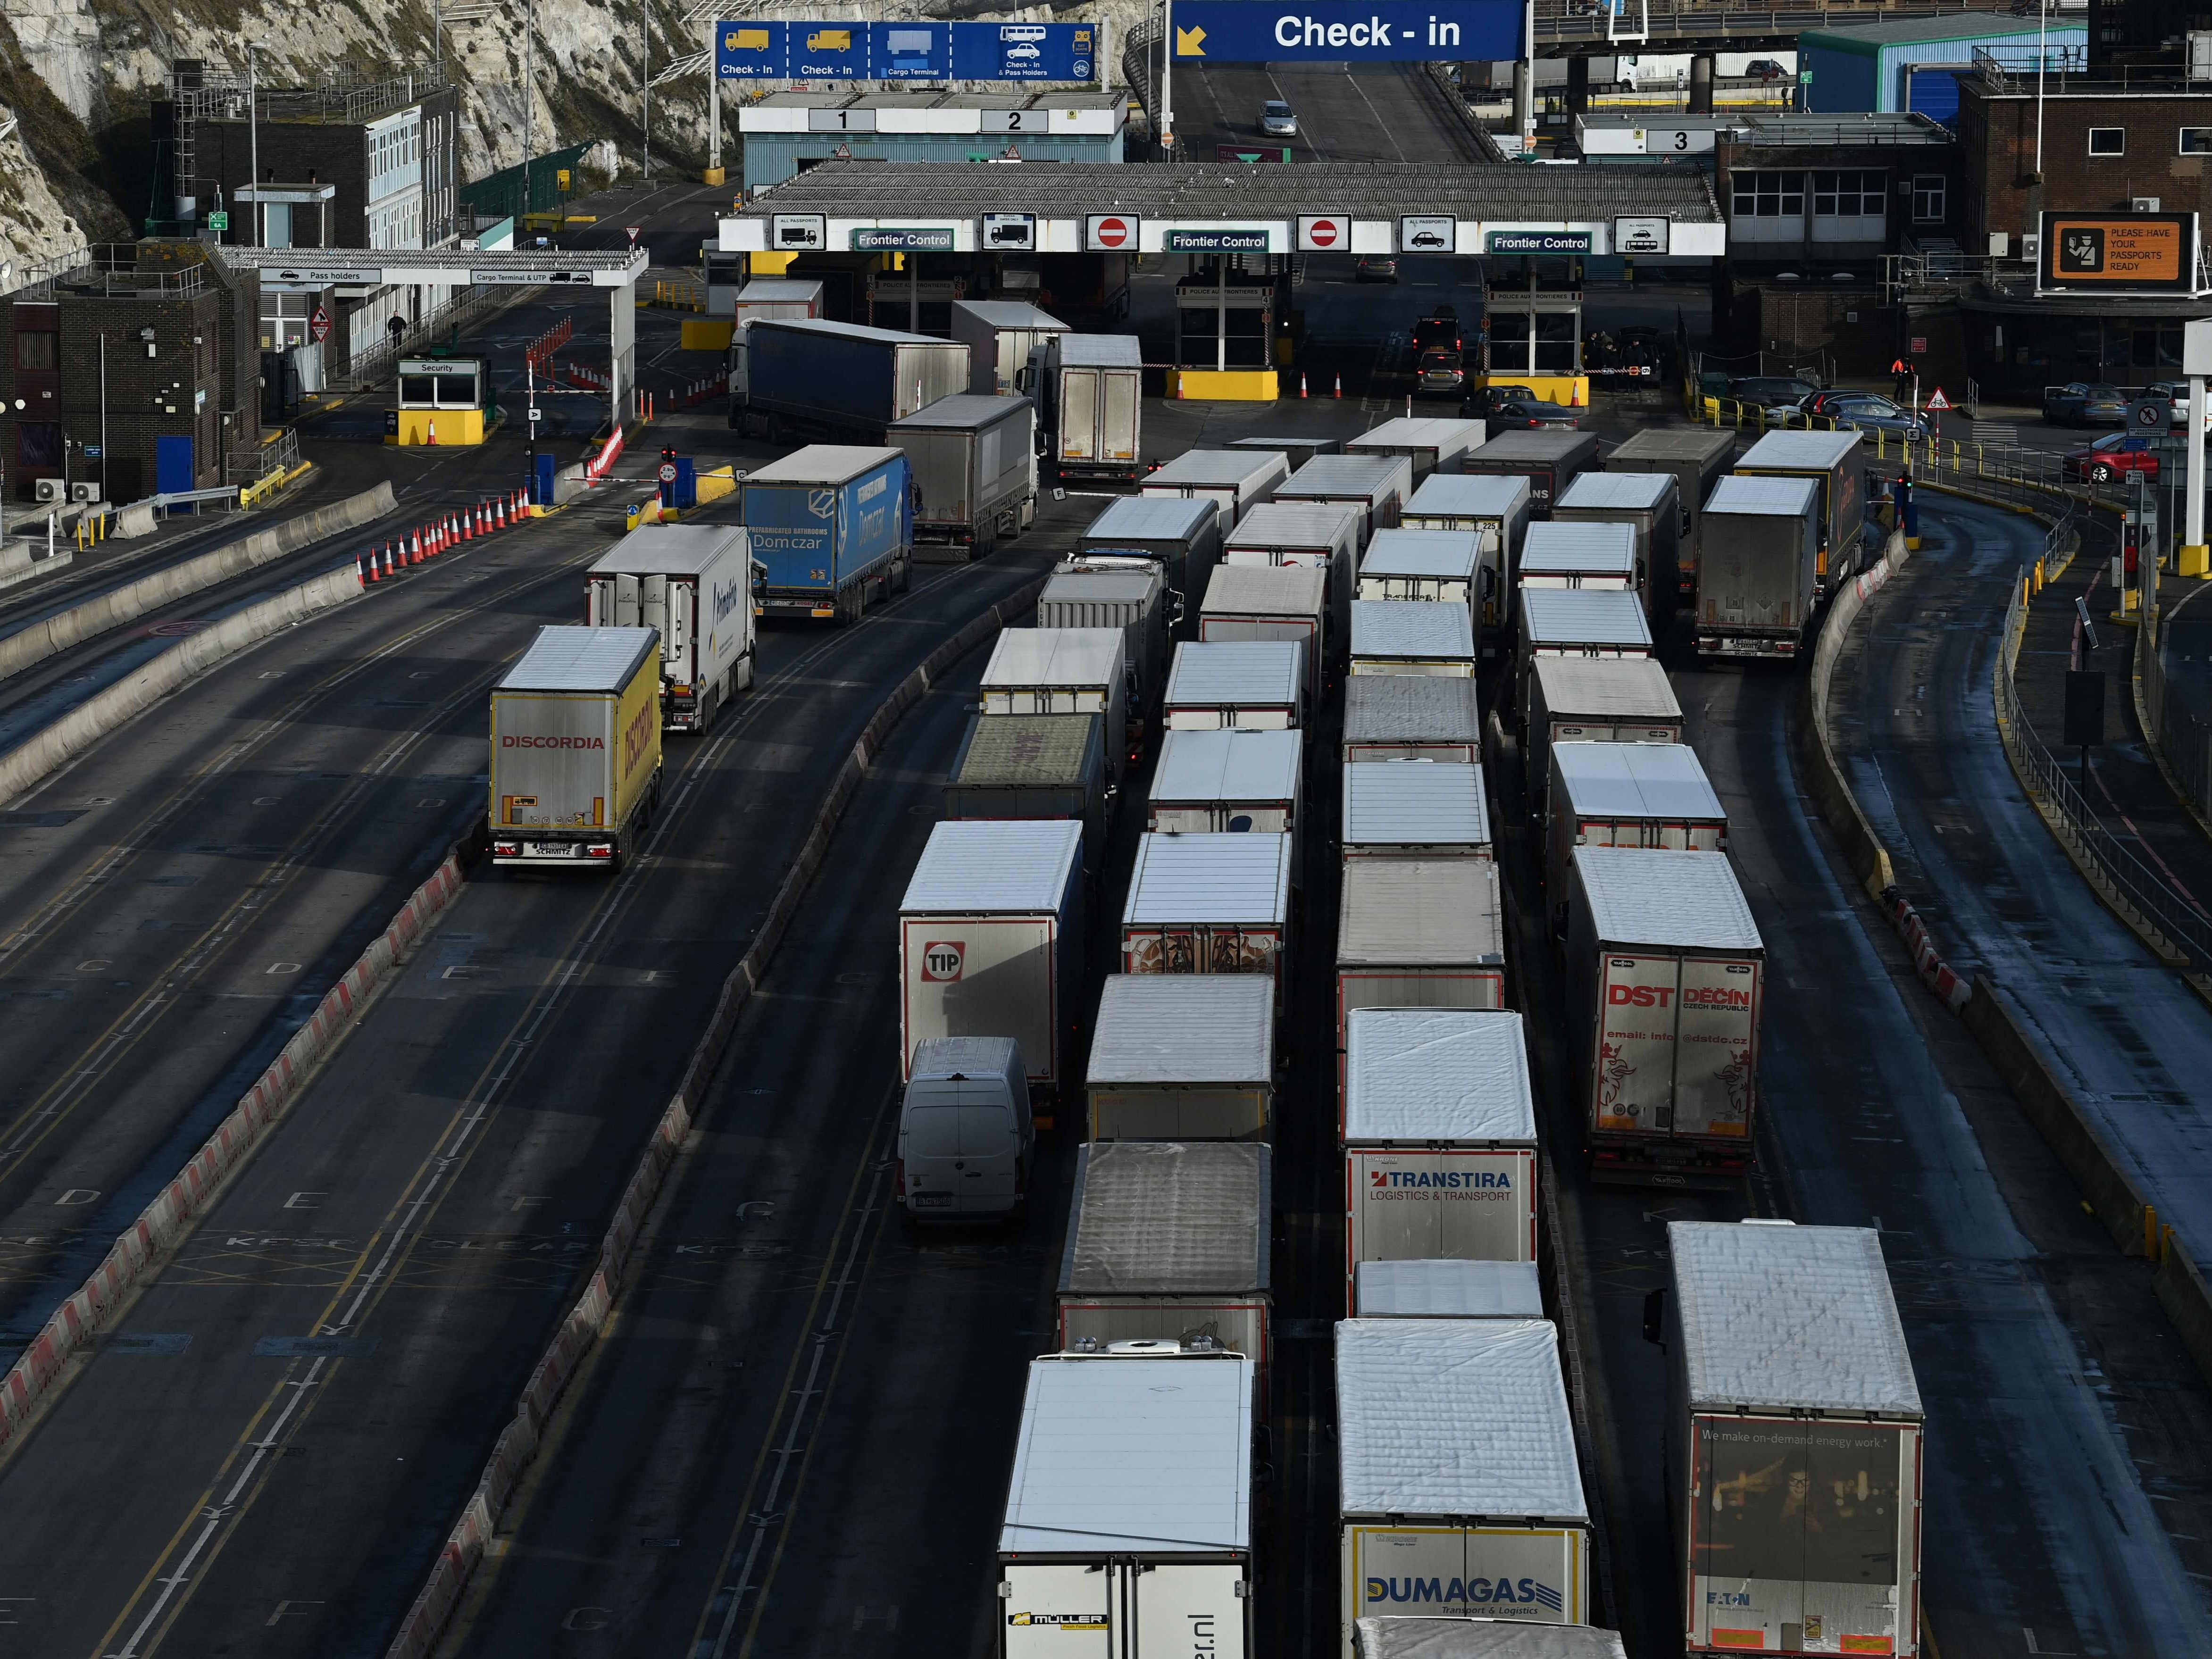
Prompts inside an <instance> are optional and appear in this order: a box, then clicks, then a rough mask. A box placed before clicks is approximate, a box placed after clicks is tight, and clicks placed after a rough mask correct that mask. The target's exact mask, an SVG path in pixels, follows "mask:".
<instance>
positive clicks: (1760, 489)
mask: <svg viewBox="0 0 2212 1659" xmlns="http://www.w3.org/2000/svg"><path fill="white" fill-rule="evenodd" d="M1819 557H1820V485H1819V484H1818V483H1815V482H1814V480H1813V479H1811V478H1794V477H1745V476H1744V475H1743V474H1741V473H1738V474H1735V476H1733V477H1726V478H1723V479H1722V480H1721V481H1720V482H1719V483H1717V484H1715V485H1714V486H1713V495H1712V499H1711V501H1707V502H1706V503H1705V557H1704V560H1703V562H1701V563H1700V564H1699V567H1698V600H1697V639H1698V654H1699V656H1703V657H1795V656H1796V655H1797V654H1798V653H1799V652H1800V651H1801V650H1802V649H1803V647H1804V645H1805V641H1807V640H1808V638H1809V637H1811V635H1812V631H1813V611H1814V600H1815V598H1816V596H1817V595H1818V593H1819V591H1820V577H1819V574H1818V570H1819Z"/></svg>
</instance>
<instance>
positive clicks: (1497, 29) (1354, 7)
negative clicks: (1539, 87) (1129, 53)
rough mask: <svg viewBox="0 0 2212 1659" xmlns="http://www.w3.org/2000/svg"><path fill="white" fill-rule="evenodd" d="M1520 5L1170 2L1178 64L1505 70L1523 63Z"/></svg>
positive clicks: (1495, 0)
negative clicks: (1488, 66)
mask: <svg viewBox="0 0 2212 1659" xmlns="http://www.w3.org/2000/svg"><path fill="white" fill-rule="evenodd" d="M1521 21H1522V0H1442V3H1439V4H1434V5H1431V4H1425V3H1416V0H1379V3H1376V4H1365V3H1358V4H1355V3H1352V0H1316V3H1313V4H1310V5H1289V4H1269V3H1267V0H1176V9H1175V55H1176V60H1177V61H1178V62H1193V63H1195V62H1206V63H1216V64H1266V63H1278V64H1295V63H1310V62H1329V63H1334V62H1337V61H1340V60H1342V61H1346V62H1356V63H1363V64H1379V63H1431V62H1437V63H1449V62H1457V61H1462V60H1465V61H1468V62H1473V63H1483V62H1488V63H1503V62H1504V61H1506V60H1507V59H1509V58H1518V57H1520V56H1521Z"/></svg>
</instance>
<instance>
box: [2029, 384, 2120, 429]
mask: <svg viewBox="0 0 2212 1659" xmlns="http://www.w3.org/2000/svg"><path fill="white" fill-rule="evenodd" d="M2043 418H2044V419H2045V420H2046V421H2048V422H2051V424H2052V425H2053V426H2125V425H2126V424H2127V423H2128V400H2127V397H2126V394H2125V393H2124V392H2121V390H2120V389H2119V387H2118V386H2112V385H2109V384H2107V383H2106V382H2105V381H2101V380H2069V381H2068V382H2067V383H2066V384H2065V385H2064V386H2045V387H2044V388H2043Z"/></svg>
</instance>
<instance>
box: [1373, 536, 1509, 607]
mask: <svg viewBox="0 0 2212 1659" xmlns="http://www.w3.org/2000/svg"><path fill="white" fill-rule="evenodd" d="M1481 571H1482V536H1481V533H1480V532H1478V531H1473V530H1405V529H1399V530H1385V531H1382V532H1378V533H1377V534H1376V538H1375V539H1374V540H1373V541H1371V542H1370V543H1368V544H1367V551H1366V552H1365V554H1364V555H1363V556H1361V558H1360V561H1359V591H1358V593H1357V595H1355V597H1356V598H1358V599H1422V600H1429V601H1433V602H1436V603H1437V604H1442V605H1457V606H1458V607H1459V608H1460V609H1461V610H1462V611H1466V612H1467V614H1468V620H1469V622H1470V623H1472V622H1474V621H1477V620H1479V619H1480V613H1479V611H1478V609H1477V605H1476V596H1477V594H1478V593H1479V592H1480V588H1481Z"/></svg>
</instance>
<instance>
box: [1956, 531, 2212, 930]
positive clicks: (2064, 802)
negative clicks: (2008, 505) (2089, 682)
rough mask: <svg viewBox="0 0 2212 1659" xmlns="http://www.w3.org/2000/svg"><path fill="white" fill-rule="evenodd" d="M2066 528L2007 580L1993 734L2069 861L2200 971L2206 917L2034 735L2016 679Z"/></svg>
mask: <svg viewBox="0 0 2212 1659" xmlns="http://www.w3.org/2000/svg"><path fill="white" fill-rule="evenodd" d="M2067 527H2068V526H2067V520H2063V519H2062V520H2060V521H2059V524H2058V525H2057V526H2054V527H2053V528H2052V531H2051V538H2049V539H2047V540H2046V542H2045V558H2044V559H2039V560H2038V561H2037V562H2035V563H2034V564H2033V565H2029V566H2027V567H2024V568H2022V569H2021V574H2020V580H2017V581H2016V582H2015V583H2014V584H2013V589H2012V600H2011V603H2010V604H2009V605H2007V607H2006V609H2005V621H2004V632H2003V633H2002V635H2000V636H1999V638H1998V643H1997V665H1996V673H1995V675H1993V676H1992V680H1993V690H1994V695H1995V699H1996V717H1997V730H1998V733H1999V735H2000V736H2001V737H2002V739H2003V741H2004V745H2005V750H2006V752H2007V753H2008V755H2009V756H2010V757H2011V759H2012V763H2013V766H2014V769H2015V770H2016V771H2017V772H2018V773H2019V775H2020V780H2021V785H2022V787H2025V788H2026V789H2027V793H2028V798H2029V799H2031V800H2033V802H2034V803H2035V805H2036V809H2037V811H2039V812H2040V813H2041V814H2042V815H2043V818H2044V821H2045V823H2048V824H2049V825H2050V826H2051V832H2052V833H2053V834H2054V835H2056V836H2057V837H2058V838H2059V840H2060V841H2061V842H2063V843H2064V844H2065V846H2066V848H2067V850H2068V851H2069V853H2070V854H2072V855H2073V856H2074V858H2075V860H2076V861H2077V862H2078V863H2081V864H2082V865H2084V866H2087V867H2088V868H2089V869H2090V870H2091V871H2092V872H2093V874H2094V878H2095V879H2096V880H2097V881H2098V882H2099V883H2100V884H2101V886H2102V887H2103V889H2104V892H2103V897H2104V899H2105V901H2106V903H2108V904H2110V905H2111V906H2112V908H2114V909H2115V910H2118V912H2119V913H2120V915H2121V917H2122V919H2123V920H2124V921H2127V922H2129V923H2130V926H2132V927H2135V928H2136V931H2138V932H2139V933H2151V934H2154V935H2155V936H2156V937H2157V938H2159V939H2163V940H2164V941H2165V942H2166V945H2167V946H2168V947H2169V951H2170V955H2171V956H2172V957H2179V958H2180V960H2179V961H2178V962H2176V963H2174V964H2173V965H2175V966H2178V967H2180V968H2183V969H2187V970H2190V971H2195V972H2202V971H2203V970H2204V969H2207V968H2212V918H2208V917H2207V916H2205V915H2203V913H2202V912H2201V911H2198V910H2196V909H2194V908H2190V903H2189V901H2188V900H2187V899H2186V898H2185V896H2182V895H2179V894H2177V893H2176V892H2175V891H2174V890H2173V889H2172V887H2171V886H2169V885H2168V884H2166V882H2165V881H2164V880H2162V879H2161V878H2160V877H2159V875H2158V874H2157V872H2154V870H2153V869H2152V868H2151V866H2149V865H2148V864H2146V863H2144V862H2143V860H2142V859H2140V858H2138V857H2136V854H2135V852H2134V850H2133V848H2130V846H2129V845H2128V843H2127V842H2126V841H2125V840H2124V839H2123V838H2122V837H2121V836H2118V835H2115V834H2114V833H2113V832H2112V829H2111V828H2110V827H2109V826H2108V825H2107V824H2106V823H2105V820H2104V818H2103V817H2101V816H2100V814H2099V813H2098V811H2097V809H2096V808H2095V807H2093V806H2092V805H2090V804H2089V801H2088V799H2087V797H2086V796H2085V795H2083V794H2082V793H2081V789H2080V788H2079V787H2076V785H2075V781H2074V780H2073V779H2072V778H2070V777H2069V776H2068V775H2066V768H2065V766H2064V764H2063V763H2062V762H2061V761H2060V760H2059V759H2058V758H2057V757H2056V756H2054V755H2053V754H2052V753H2051V750H2049V749H2048V748H2046V747H2045V744H2044V742H2043V739H2042V738H2040V737H2039V736H2038V735H2037V733H2036V730H2035V726H2034V723H2033V721H2031V720H2029V719H2028V717H2027V709H2026V708H2024V707H2023V706H2022V705H2021V700H2020V690H2019V687H2018V686H2017V684H2015V681H2014V674H2015V670H2016V668H2017V667H2018V665H2019V661H2020V649H2021V643H2022V641H2024V640H2025V639H2026V638H2027V607H2028V601H2029V599H2032V598H2033V595H2034V593H2035V592H2036V591H2037V589H2038V588H2039V586H2041V585H2042V583H2043V581H2044V580H2047V578H2046V576H2045V571H2046V569H2047V568H2048V565H2047V562H2048V561H2050V560H2051V559H2052V557H2053V550H2054V549H2055V548H2056V545H2057V538H2058V537H2059V536H2060V534H2061V532H2063V530H2064V529H2066V528H2067Z"/></svg>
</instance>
